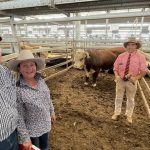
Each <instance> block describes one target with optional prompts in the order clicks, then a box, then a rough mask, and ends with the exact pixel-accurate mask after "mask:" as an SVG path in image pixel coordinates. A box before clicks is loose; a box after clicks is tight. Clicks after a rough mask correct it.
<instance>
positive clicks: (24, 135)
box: [17, 88, 30, 144]
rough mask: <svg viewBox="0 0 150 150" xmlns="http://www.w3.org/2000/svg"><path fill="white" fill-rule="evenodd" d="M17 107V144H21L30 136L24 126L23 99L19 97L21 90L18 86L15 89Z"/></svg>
mask: <svg viewBox="0 0 150 150" xmlns="http://www.w3.org/2000/svg"><path fill="white" fill-rule="evenodd" d="M17 109H18V127H17V130H18V136H19V144H23V143H25V142H27V141H29V140H30V136H29V133H28V130H27V128H26V124H25V120H24V116H25V108H24V106H23V101H22V99H21V92H20V91H19V88H18V90H17Z"/></svg>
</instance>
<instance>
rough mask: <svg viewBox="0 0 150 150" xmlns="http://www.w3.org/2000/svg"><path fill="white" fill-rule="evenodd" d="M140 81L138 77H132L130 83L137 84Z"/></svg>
mask: <svg viewBox="0 0 150 150" xmlns="http://www.w3.org/2000/svg"><path fill="white" fill-rule="evenodd" d="M137 80H138V78H137V77H130V79H129V81H130V82H132V83H133V84H135V82H136V81H137Z"/></svg>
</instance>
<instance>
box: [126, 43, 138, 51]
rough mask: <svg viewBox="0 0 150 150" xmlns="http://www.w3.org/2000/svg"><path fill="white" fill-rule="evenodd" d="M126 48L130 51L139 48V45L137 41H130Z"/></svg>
mask: <svg viewBox="0 0 150 150" xmlns="http://www.w3.org/2000/svg"><path fill="white" fill-rule="evenodd" d="M126 48H127V50H128V51H131V52H132V51H135V50H136V49H137V45H136V43H128V44H127V47H126Z"/></svg>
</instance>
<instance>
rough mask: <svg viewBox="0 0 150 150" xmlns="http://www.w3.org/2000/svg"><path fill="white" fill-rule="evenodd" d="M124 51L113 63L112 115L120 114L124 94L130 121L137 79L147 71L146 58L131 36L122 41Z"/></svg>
mask: <svg viewBox="0 0 150 150" xmlns="http://www.w3.org/2000/svg"><path fill="white" fill-rule="evenodd" d="M124 47H125V48H126V52H124V53H122V54H120V55H119V56H118V58H117V59H116V61H115V63H114V73H115V82H116V98H115V111H114V115H113V116H112V119H113V120H117V118H118V116H119V115H120V114H121V107H122V101H123V96H124V94H126V97H127V104H126V113H125V115H126V116H127V121H128V122H129V123H132V114H133V109H134V106H135V103H134V98H135V94H136V91H137V81H138V79H141V78H142V77H143V76H144V75H145V74H146V72H147V66H146V59H145V57H144V55H142V54H141V53H140V52H139V50H138V49H139V48H140V47H141V43H140V42H139V41H137V40H136V38H134V37H131V38H129V39H128V41H127V42H125V43H124Z"/></svg>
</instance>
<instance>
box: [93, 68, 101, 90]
mask: <svg viewBox="0 0 150 150" xmlns="http://www.w3.org/2000/svg"><path fill="white" fill-rule="evenodd" d="M99 71H100V68H98V69H96V70H95V72H94V73H93V83H92V86H93V87H96V79H97V77H98V74H99Z"/></svg>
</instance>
